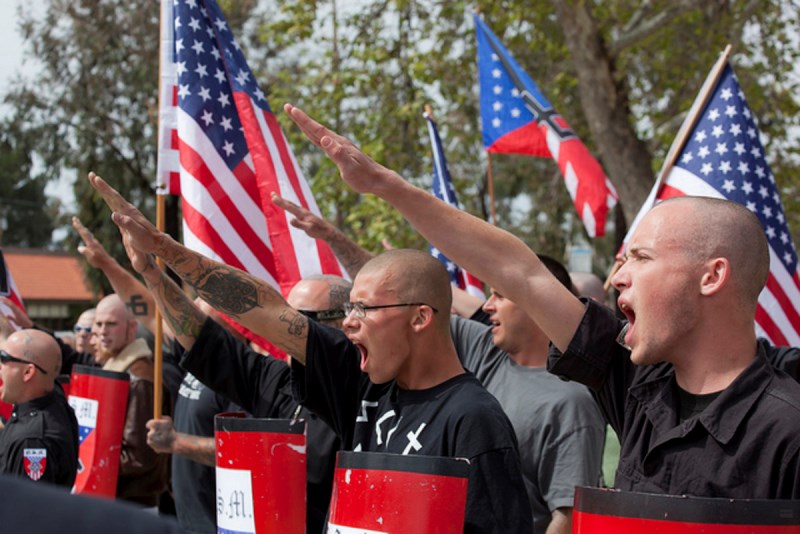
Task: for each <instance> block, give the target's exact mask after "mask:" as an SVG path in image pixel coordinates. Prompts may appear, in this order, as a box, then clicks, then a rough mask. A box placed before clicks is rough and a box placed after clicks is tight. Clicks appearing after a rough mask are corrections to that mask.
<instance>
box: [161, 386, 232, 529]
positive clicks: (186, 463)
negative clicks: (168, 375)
mask: <svg viewBox="0 0 800 534" xmlns="http://www.w3.org/2000/svg"><path fill="white" fill-rule="evenodd" d="M235 411H241V408H239V407H238V406H237V405H236V404H234V403H232V402H231V401H229V400H228V399H226V398H225V397H223V396H222V395H219V394H217V393H215V392H214V391H212V390H210V389H209V388H207V387H206V386H204V385H203V383H202V382H200V381H199V380H198V379H197V378H195V377H194V375H192V374H191V373H186V376H184V377H183V382H182V383H181V385H180V388H179V389H178V399H177V401H176V403H175V430H177V431H178V432H181V433H184V434H190V435H192V436H202V437H213V436H214V416H215V415H216V414H218V413H222V412H235ZM172 488H173V490H174V493H175V507H176V510H177V513H178V520H179V521H180V524H181V527H183V528H184V530H186V531H187V532H191V533H206V532H207V533H210V534H213V533H215V532H217V497H216V473H215V470H214V468H213V467H209V466H207V465H204V464H201V463H198V462H195V461H193V460H191V459H189V458H187V457H186V456H182V455H180V454H173V455H172Z"/></svg>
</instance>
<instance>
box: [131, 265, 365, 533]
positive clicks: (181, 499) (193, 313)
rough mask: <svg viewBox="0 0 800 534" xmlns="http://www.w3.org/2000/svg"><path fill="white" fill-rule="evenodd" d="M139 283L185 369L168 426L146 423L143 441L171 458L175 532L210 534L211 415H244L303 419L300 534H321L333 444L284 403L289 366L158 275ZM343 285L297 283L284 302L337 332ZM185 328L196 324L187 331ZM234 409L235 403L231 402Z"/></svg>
mask: <svg viewBox="0 0 800 534" xmlns="http://www.w3.org/2000/svg"><path fill="white" fill-rule="evenodd" d="M144 276H145V282H146V283H147V284H148V286H149V287H150V288H151V290H152V294H153V295H154V297H155V301H156V303H157V304H158V306H159V308H160V309H161V310H162V314H163V316H164V317H165V318H166V319H167V321H168V322H169V323H170V324H172V325H174V326H175V327H176V331H177V332H178V338H177V340H178V342H179V343H180V345H181V346H182V347H183V348H184V349H185V350H186V353H185V354H184V355H183V357H182V359H181V366H182V367H184V368H185V369H186V371H187V373H186V377H185V378H184V380H183V383H182V384H181V388H180V391H179V396H178V400H177V402H176V404H175V425H174V426H173V423H172V420H170V419H169V418H167V417H163V418H160V419H153V420H150V421H148V423H147V426H148V428H149V432H148V435H147V440H148V443H150V446H151V447H153V448H154V449H155V450H156V451H158V452H161V453H172V486H173V489H174V492H175V504H176V508H177V512H178V520H179V522H180V524H181V526H182V527H183V528H184V529H185V530H186V531H187V532H192V533H203V532H216V529H217V525H216V519H217V517H216V509H217V506H216V501H217V494H216V489H215V473H214V469H213V468H214V466H215V465H216V457H215V439H214V416H215V415H216V414H218V413H221V412H231V411H242V410H246V411H247V412H248V413H250V414H252V415H253V416H255V417H267V418H281V419H298V418H300V419H303V420H305V421H306V436H307V440H306V456H307V464H306V466H307V470H306V487H307V493H306V505H307V506H306V530H307V532H322V531H323V528H324V523H325V517H326V515H327V513H328V504H329V502H330V497H331V490H332V487H333V471H334V467H335V459H336V451H337V450H338V449H339V441H338V439H337V438H336V435H335V434H334V433H333V431H332V430H331V429H330V427H329V426H328V425H326V424H325V423H324V422H323V421H322V420H320V419H319V418H318V417H317V416H316V415H314V414H313V413H311V412H309V411H308V410H306V409H304V408H303V407H302V406H301V405H299V404H298V403H297V402H296V401H295V400H294V399H293V398H292V391H291V386H290V384H289V367H288V366H287V365H286V363H285V362H284V361H282V360H277V359H275V358H270V357H264V356H262V355H260V354H257V353H256V352H255V351H253V350H251V349H250V348H249V347H248V345H247V342H246V340H244V339H243V337H242V336H241V334H239V333H238V332H236V331H235V330H234V329H233V328H231V327H230V325H228V323H226V322H224V321H223V320H222V319H221V317H220V316H219V313H217V311H216V310H215V309H214V308H212V307H211V306H209V305H208V303H206V302H205V301H204V300H202V299H200V298H198V299H195V302H194V306H192V305H191V302H190V301H189V298H188V297H187V296H186V295H185V294H184V293H183V292H182V291H181V290H180V289H179V288H178V287H177V286H175V285H174V284H171V283H170V281H169V280H168V279H167V278H166V276H165V275H164V274H163V273H162V272H160V271H158V270H155V269H150V270H146V271H145V273H144ZM349 293H350V283H349V282H347V281H346V280H343V279H341V278H339V277H337V276H312V277H309V278H308V279H306V280H301V281H300V282H298V283H297V284H295V286H294V287H293V288H292V290H291V291H290V292H289V295H288V297H287V299H288V302H289V304H290V305H291V306H293V307H295V308H296V309H297V310H299V311H300V313H303V314H304V315H306V316H307V317H310V318H313V319H314V320H316V321H319V322H320V323H322V324H326V325H328V326H333V327H335V328H341V322H342V318H343V317H344V312H343V311H342V304H343V303H344V302H346V301H347V297H348V295H349ZM190 324H200V325H202V327H201V328H199V329H197V330H196V331H195V329H194V328H192V327H189V328H187V327H185V326H186V325H190ZM234 403H235V404H234Z"/></svg>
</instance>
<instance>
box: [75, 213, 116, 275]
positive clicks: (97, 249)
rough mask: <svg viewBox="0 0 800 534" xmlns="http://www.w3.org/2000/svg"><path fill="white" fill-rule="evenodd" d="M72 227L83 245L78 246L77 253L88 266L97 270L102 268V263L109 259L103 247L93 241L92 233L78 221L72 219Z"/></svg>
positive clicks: (95, 240)
mask: <svg viewBox="0 0 800 534" xmlns="http://www.w3.org/2000/svg"><path fill="white" fill-rule="evenodd" d="M72 226H73V228H75V230H77V232H78V235H79V236H81V241H83V244H81V245H78V252H79V253H80V254H81V255H83V257H84V258H86V261H87V262H88V263H89V265H91V266H92V267H95V268H97V269H99V268H101V267H102V265H103V262H105V261H108V260H110V259H111V256H110V255H109V254H108V252H107V251H106V249H105V247H103V245H101V244H100V242H99V241H98V240H97V239H95V237H94V235H93V234H92V232H90V231H89V229H88V228H86V227H85V226H84V225H83V223H81V220H80V219H78V218H77V217H73V218H72Z"/></svg>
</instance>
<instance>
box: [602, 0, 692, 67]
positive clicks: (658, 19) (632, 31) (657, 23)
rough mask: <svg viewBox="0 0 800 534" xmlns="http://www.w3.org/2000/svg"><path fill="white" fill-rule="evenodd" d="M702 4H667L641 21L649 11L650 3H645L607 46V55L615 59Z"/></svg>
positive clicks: (684, 0)
mask: <svg viewBox="0 0 800 534" xmlns="http://www.w3.org/2000/svg"><path fill="white" fill-rule="evenodd" d="M702 4H703V2H700V1H698V0H680V1H678V2H674V3H671V4H669V6H668V7H666V8H664V9H663V10H661V11H659V12H657V13H656V14H655V15H653V16H652V17H650V18H649V19H648V20H642V19H643V18H644V17H645V15H646V14H647V13H648V12H649V11H650V7H651V6H650V2H645V3H643V4H642V6H641V7H640V8H639V9H638V10H637V11H636V13H634V14H633V16H631V19H630V20H629V21H628V23H627V24H626V25H625V28H624V29H623V31H622V33H621V34H620V35H619V37H617V38H616V39H615V40H614V41H613V42H611V43H609V45H608V54H609V56H610V57H611V58H616V57H617V56H618V55H619V53H620V52H622V51H623V50H624V49H626V48H628V47H630V46H633V45H634V44H636V43H637V42H639V41H640V40H642V39H644V38H645V37H649V36H650V35H652V34H653V33H654V32H656V31H658V30H659V29H661V28H663V27H665V26H666V25H667V23H668V22H669V21H671V20H673V19H675V18H676V17H679V16H680V15H682V14H684V13H686V12H687V11H691V10H692V9H697V8H699V7H701V5H702Z"/></svg>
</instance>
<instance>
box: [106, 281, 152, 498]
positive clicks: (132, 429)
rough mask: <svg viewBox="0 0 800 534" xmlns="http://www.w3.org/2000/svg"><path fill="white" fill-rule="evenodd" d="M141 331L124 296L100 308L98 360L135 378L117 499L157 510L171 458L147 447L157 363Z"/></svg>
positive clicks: (127, 416)
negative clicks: (138, 332) (140, 333)
mask: <svg viewBox="0 0 800 534" xmlns="http://www.w3.org/2000/svg"><path fill="white" fill-rule="evenodd" d="M136 328H137V324H136V319H135V318H134V317H133V315H132V314H131V312H130V310H129V309H128V307H127V306H126V305H125V302H124V301H123V300H122V298H120V297H119V295H116V294H111V295H108V296H107V297H104V298H103V299H102V300H101V301H100V302H99V303H98V304H97V308H96V312H95V317H94V333H95V340H96V348H97V351H96V353H95V359H96V360H97V363H98V364H99V365H101V366H102V368H103V369H104V370H107V371H117V372H123V373H128V374H129V375H130V378H131V380H130V390H129V393H128V407H127V411H126V413H125V426H124V430H123V435H122V449H121V451H120V466H119V478H118V479H117V498H120V499H125V500H127V501H131V502H134V503H137V504H139V505H141V506H145V507H149V508H153V507H155V506H157V505H158V499H159V496H160V495H161V493H162V492H163V491H164V490H165V489H166V488H167V480H168V459H167V457H165V456H162V455H159V454H157V453H156V452H155V451H154V450H153V449H151V448H150V447H149V446H148V445H147V428H146V426H145V425H146V423H147V421H148V419H150V417H151V416H152V414H153V374H154V363H153V358H152V354H151V352H150V349H149V347H148V346H147V342H146V341H145V340H144V339H142V338H137V337H136ZM165 398H167V399H168V396H167V397H165Z"/></svg>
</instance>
